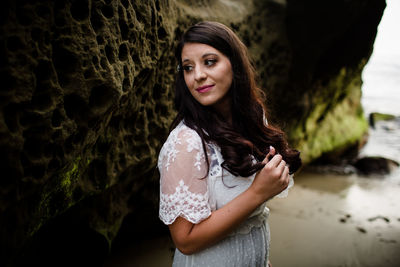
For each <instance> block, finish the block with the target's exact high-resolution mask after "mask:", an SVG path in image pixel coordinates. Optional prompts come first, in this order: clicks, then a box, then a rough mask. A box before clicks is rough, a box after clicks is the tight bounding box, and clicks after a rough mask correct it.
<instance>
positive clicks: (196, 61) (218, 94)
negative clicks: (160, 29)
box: [181, 43, 233, 110]
mask: <svg viewBox="0 0 400 267" xmlns="http://www.w3.org/2000/svg"><path fill="white" fill-rule="evenodd" d="M181 64H182V69H183V76H184V78H185V82H186V85H187V87H188V88H189V90H190V93H191V94H192V95H193V97H194V98H195V99H196V100H197V101H198V102H199V103H200V104H202V105H203V106H214V107H215V108H217V109H220V108H222V109H223V110H225V109H226V108H228V107H227V106H225V108H224V107H222V106H221V105H229V103H230V99H229V97H228V95H229V94H228V92H229V89H230V87H231V84H232V78H233V71H232V66H231V62H230V60H229V59H228V58H227V57H226V56H225V55H224V54H222V53H221V52H219V51H218V50H217V49H215V48H214V47H212V46H209V45H206V44H201V43H186V44H185V45H184V46H183V49H182V63H181Z"/></svg>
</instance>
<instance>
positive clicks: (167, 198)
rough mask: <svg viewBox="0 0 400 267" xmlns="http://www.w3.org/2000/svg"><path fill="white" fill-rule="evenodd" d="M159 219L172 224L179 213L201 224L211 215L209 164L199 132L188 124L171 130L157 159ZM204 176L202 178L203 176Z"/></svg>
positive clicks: (192, 221)
mask: <svg viewBox="0 0 400 267" xmlns="http://www.w3.org/2000/svg"><path fill="white" fill-rule="evenodd" d="M158 169H159V171H160V211H159V216H160V219H161V220H162V221H163V222H164V223H165V224H171V223H173V222H174V221H175V219H176V218H177V217H179V216H181V217H183V218H185V219H186V220H188V221H190V222H191V223H195V224H197V223H199V222H201V221H202V220H204V219H206V218H207V217H209V216H210V214H211V209H210V206H209V204H208V191H207V178H204V177H205V175H206V174H207V165H206V161H205V155H204V152H203V147H202V143H201V139H200V137H199V135H198V134H197V133H196V132H195V131H193V130H192V129H190V128H188V127H186V126H182V125H180V126H178V127H177V129H175V130H174V131H172V132H171V134H170V136H169V137H168V139H167V141H166V142H165V144H164V146H163V148H162V149H161V152H160V155H159V158H158ZM202 178H203V179H202Z"/></svg>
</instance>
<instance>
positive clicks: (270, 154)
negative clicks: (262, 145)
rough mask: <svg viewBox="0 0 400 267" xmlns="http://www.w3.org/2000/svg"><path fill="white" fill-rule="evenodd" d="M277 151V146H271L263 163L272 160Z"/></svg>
mask: <svg viewBox="0 0 400 267" xmlns="http://www.w3.org/2000/svg"><path fill="white" fill-rule="evenodd" d="M275 153H276V151H275V148H274V147H273V146H269V151H268V154H267V155H266V156H265V158H264V160H263V161H262V163H264V164H267V163H268V161H270V159H271V158H272V157H273V156H274V155H275Z"/></svg>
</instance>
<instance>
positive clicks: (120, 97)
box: [0, 0, 385, 266]
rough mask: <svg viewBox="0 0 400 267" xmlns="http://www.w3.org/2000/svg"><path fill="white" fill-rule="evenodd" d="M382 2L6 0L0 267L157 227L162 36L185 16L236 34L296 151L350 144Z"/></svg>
mask: <svg viewBox="0 0 400 267" xmlns="http://www.w3.org/2000/svg"><path fill="white" fill-rule="evenodd" d="M384 7H385V1H384V0H369V1H363V0H357V1H333V0H331V1H306V0H301V1H299V0H296V1H295V0H287V1H285V0H264V1H256V0H254V1H245V0H243V1H241V0H236V1H222V0H217V1H210V0H203V1H194V0H191V1H184V0H159V1H158V0H146V1H129V0H115V1H112V0H57V1H46V0H40V1H27V0H18V1H11V0H6V1H5V2H4V3H3V4H2V9H1V11H0V12H1V15H0V29H1V30H0V32H1V36H0V45H1V47H0V77H1V81H2V85H1V87H2V90H1V91H0V96H1V101H0V135H1V139H0V148H1V160H0V164H1V178H0V183H1V187H0V241H1V243H0V251H1V252H0V256H1V257H0V258H1V260H0V265H2V266H3V265H9V266H13V265H18V264H24V263H27V262H29V263H32V264H33V263H40V264H42V265H46V264H48V265H51V264H52V263H53V262H52V261H53V260H54V259H58V260H59V262H58V263H57V264H54V265H58V266H59V265H60V264H61V265H62V264H64V263H65V265H68V264H74V263H75V261H76V260H77V259H80V261H79V262H80V263H85V262H87V263H89V262H90V263H91V266H93V265H100V264H101V262H102V261H103V260H104V257H105V256H106V255H107V252H108V251H109V250H110V248H111V247H112V244H113V246H114V247H118V244H122V243H123V242H125V241H126V240H128V239H130V240H132V239H133V240H136V241H139V240H140V239H141V238H146V236H147V237H148V235H149V234H154V235H157V234H159V233H160V232H162V231H164V230H165V228H163V227H161V226H160V223H159V222H158V219H157V202H158V201H157V194H158V176H157V175H158V173H157V170H156V160H157V153H158V151H159V149H160V147H161V145H162V143H163V141H164V140H165V138H166V136H167V134H168V127H169V124H170V122H171V120H172V119H173V117H174V111H173V104H172V101H173V80H174V74H175V66H176V62H175V60H174V57H173V51H174V47H175V44H176V41H177V40H178V38H179V36H180V35H181V34H182V32H183V31H184V29H186V28H187V27H188V26H189V25H191V24H193V23H194V22H197V21H200V20H216V21H219V22H222V23H225V24H226V25H228V26H230V27H231V28H232V29H233V30H235V31H236V32H237V33H238V34H239V36H240V37H241V38H242V40H243V41H244V42H245V44H246V45H247V46H248V47H249V51H250V54H251V55H252V57H253V59H254V64H255V66H256V68H257V70H258V72H259V82H260V85H261V86H262V87H263V88H264V89H265V90H266V93H267V96H268V100H269V101H268V103H267V104H268V107H269V119H270V121H271V122H274V123H277V124H279V125H281V127H283V129H285V131H286V132H287V133H288V136H289V139H290V141H291V143H292V145H293V146H295V147H297V148H298V149H299V150H301V151H302V156H303V160H304V161H305V162H310V161H311V160H313V159H315V158H317V157H319V156H321V155H323V154H326V153H329V152H337V151H341V150H343V149H345V148H347V147H348V146H351V145H354V144H357V142H358V140H360V139H361V137H362V135H363V134H364V133H365V131H366V129H367V123H366V121H365V119H364V117H363V112H362V109H361V106H360V95H361V91H360V86H361V71H362V68H363V67H364V65H365V63H366V62H367V60H368V58H369V56H370V54H371V52H372V47H373V41H374V38H375V35H376V29H377V25H378V23H379V21H380V18H381V16H382V13H383V10H384ZM144 233H146V235H144ZM60 262H61V263H60Z"/></svg>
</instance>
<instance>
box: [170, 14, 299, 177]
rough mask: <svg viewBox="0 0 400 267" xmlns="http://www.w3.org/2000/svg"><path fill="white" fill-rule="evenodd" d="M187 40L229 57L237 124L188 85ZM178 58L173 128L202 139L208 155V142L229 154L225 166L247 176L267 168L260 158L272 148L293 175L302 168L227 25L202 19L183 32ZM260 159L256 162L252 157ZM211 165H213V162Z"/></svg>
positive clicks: (230, 170)
mask: <svg viewBox="0 0 400 267" xmlns="http://www.w3.org/2000/svg"><path fill="white" fill-rule="evenodd" d="M186 43H202V44H206V45H209V46H212V47H214V48H215V49H217V50H218V51H220V52H221V53H223V54H224V55H225V56H226V57H228V58H229V60H230V62H231V65H232V70H233V81H232V85H231V88H230V90H229V92H228V94H230V97H231V99H232V102H231V105H232V107H231V110H232V121H233V123H232V125H230V124H229V123H227V122H226V121H225V120H224V119H222V118H221V116H220V115H219V114H218V113H217V112H215V110H214V109H213V108H212V107H210V106H203V105H201V104H200V103H199V102H197V101H196V100H195V99H194V97H193V96H192V94H191V93H190V91H189V89H188V88H187V86H186V83H185V80H184V76H183V71H182V67H181V62H182V58H181V55H182V49H183V46H184V45H185V44H186ZM175 57H176V59H177V61H178V64H179V65H178V72H177V77H176V82H175V108H176V109H177V111H178V114H177V116H176V118H175V119H174V121H173V122H172V125H171V129H173V128H175V127H176V126H177V125H178V124H179V122H180V121H182V120H184V123H185V124H186V125H187V126H188V127H190V128H191V129H193V130H195V131H196V132H197V133H198V134H199V135H200V137H201V139H202V143H203V150H204V153H205V155H207V153H206V145H205V142H213V143H216V144H217V145H218V146H219V147H220V148H221V153H222V156H223V158H224V162H223V163H222V167H223V168H224V169H226V170H228V171H229V172H231V173H232V174H233V175H236V176H238V175H240V176H242V177H248V176H250V175H252V174H254V173H255V172H257V171H259V170H260V169H262V168H263V167H264V165H265V164H263V163H261V161H262V160H263V159H264V158H265V156H266V154H267V153H268V151H269V147H270V146H273V147H274V148H275V149H276V151H277V152H278V153H279V154H281V155H282V157H283V159H284V160H285V161H286V162H287V163H288V165H289V172H290V173H294V172H295V171H297V170H298V169H299V167H300V166H301V159H300V152H299V151H297V150H294V149H291V148H289V146H288V143H287V141H286V139H285V135H284V133H283V132H282V131H281V130H280V129H278V128H276V127H273V126H271V125H267V123H266V120H265V116H266V114H265V112H266V108H265V106H264V103H265V95H264V92H263V91H262V90H261V89H260V88H259V87H258V86H257V84H256V81H255V71H254V68H253V66H252V64H251V62H250V59H249V56H248V53H247V48H246V46H245V45H244V44H243V43H242V42H241V41H240V39H239V38H238V37H237V36H236V34H235V33H234V32H233V31H232V30H231V29H229V28H228V27H227V26H225V25H223V24H221V23H218V22H207V21H206V22H200V23H197V24H195V25H193V26H192V27H190V28H189V29H188V30H187V31H186V32H185V33H184V35H183V36H182V39H181V40H180V42H179V44H178V46H177V49H176V52H175ZM254 158H255V159H256V160H257V162H254V160H253V159H254ZM206 159H207V166H208V168H209V166H210V164H209V160H208V158H207V157H206Z"/></svg>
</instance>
